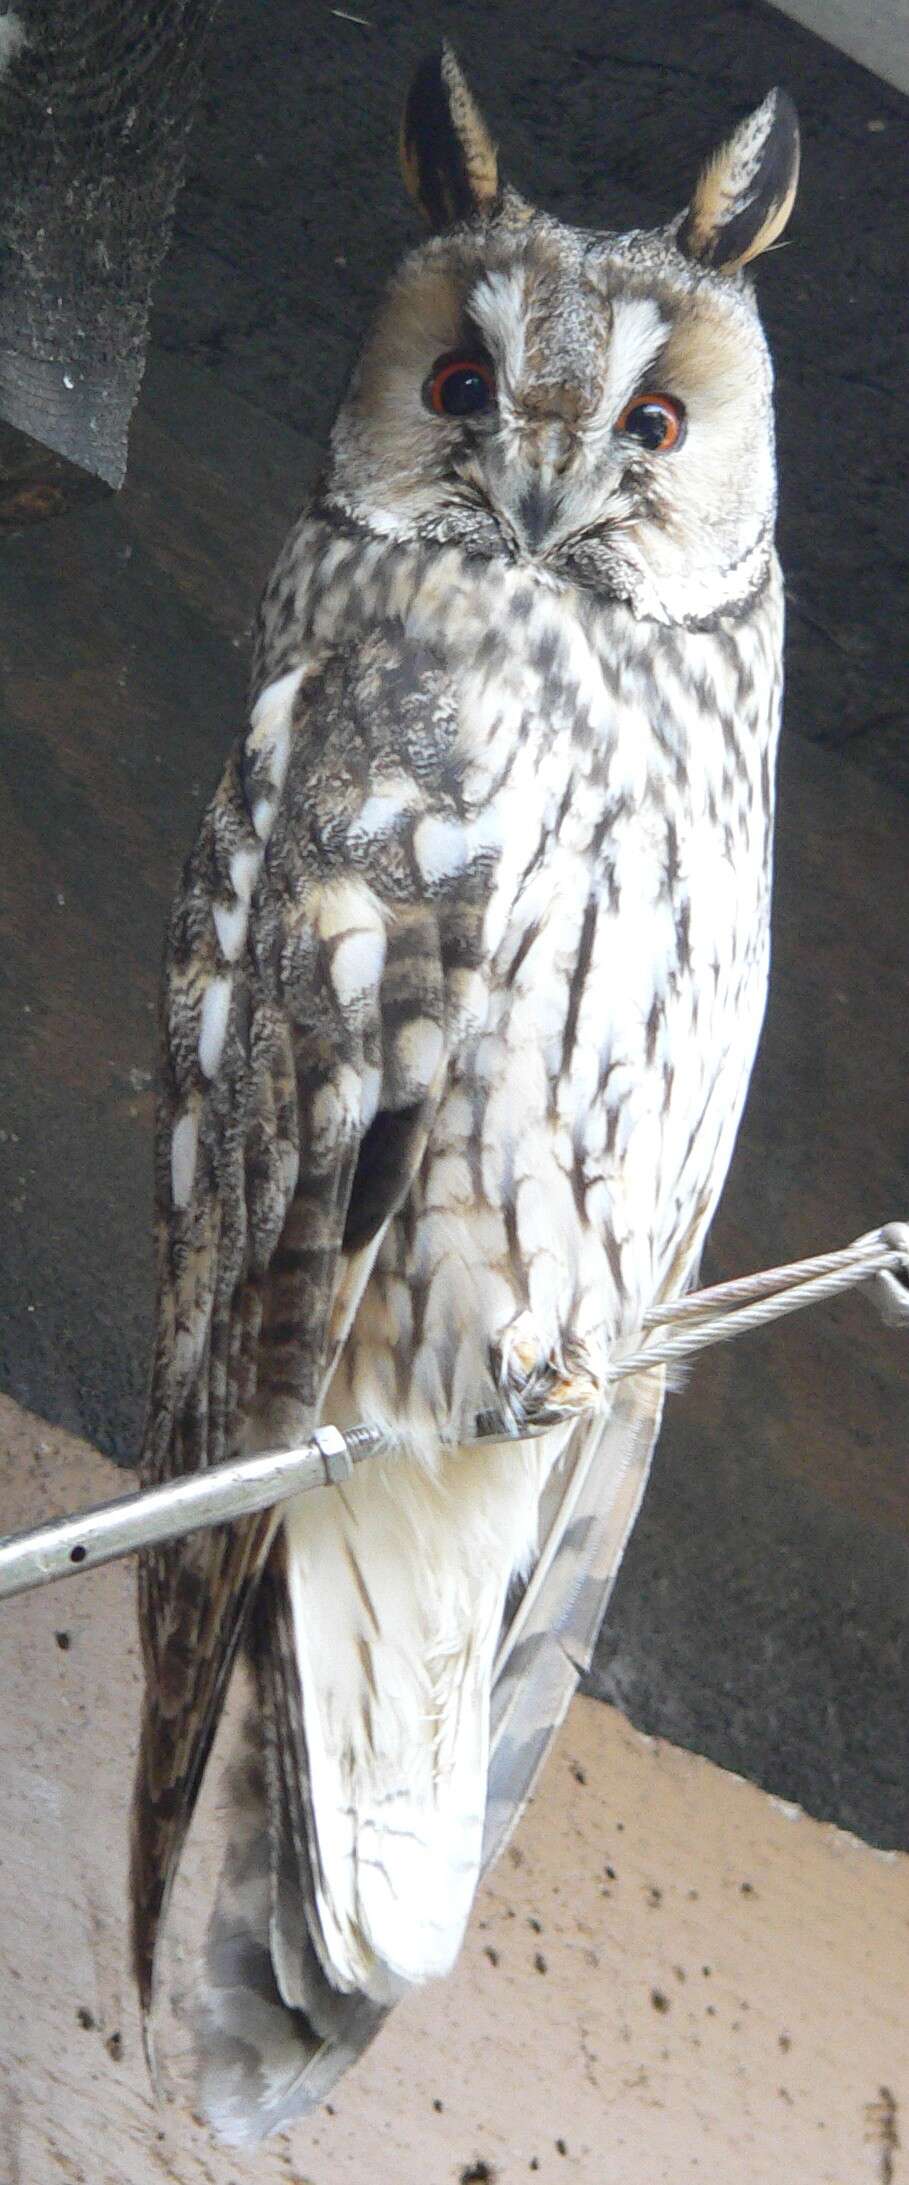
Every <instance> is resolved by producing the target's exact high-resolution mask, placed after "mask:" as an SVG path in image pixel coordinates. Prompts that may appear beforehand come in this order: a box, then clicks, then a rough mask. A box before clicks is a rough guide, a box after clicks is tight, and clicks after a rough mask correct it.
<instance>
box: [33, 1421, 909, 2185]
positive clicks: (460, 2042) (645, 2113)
mask: <svg viewBox="0 0 909 2185" xmlns="http://www.w3.org/2000/svg"><path fill="white" fill-rule="evenodd" d="M0 1449H2V1451H3V1452H4V1461H3V1474H4V1481H5V1492H4V1497H3V1524H4V1527H8V1528H9V1529H11V1530H12V1529H17V1528H19V1527H21V1526H24V1525H26V1524H28V1523H30V1522H32V1521H39V1520H40V1519H42V1518H43V1517H46V1516H50V1515H52V1514H54V1513H59V1512H61V1511H63V1510H65V1509H68V1508H74V1507H76V1506H78V1505H80V1504H83V1503H88V1502H90V1501H96V1500H100V1499H102V1498H103V1497H104V1496H107V1495H110V1494H112V1493H115V1492H117V1491H118V1486H122V1474H118V1473H117V1472H116V1470H115V1468H114V1467H113V1466H112V1465H110V1464H108V1463H107V1462H106V1461H105V1460H104V1459H103V1458H101V1457H99V1456H98V1455H97V1454H96V1453H95V1452H94V1451H93V1450H91V1449H90V1448H88V1447H86V1445H85V1444H84V1443H80V1442H76V1441H73V1440H70V1439H68V1438H66V1437H65V1436H63V1435H62V1434H60V1433H58V1432H56V1431H53V1430H51V1429H50V1428H48V1427H47V1426H46V1425H45V1424H44V1422H43V1421H41V1420H40V1419H37V1418H34V1417H32V1416H30V1415H29V1414H28V1413H26V1412H23V1411H20V1410H19V1409H18V1408H17V1407H16V1406H15V1405H13V1404H12V1403H10V1402H9V1401H8V1400H7V1399H0ZM132 1585H133V1581H132V1573H131V1571H130V1570H129V1569H128V1568H127V1567H124V1566H122V1565H120V1566H115V1567H112V1568H110V1569H108V1570H102V1571H99V1572H97V1573H95V1574H94V1575H92V1576H91V1577H89V1578H87V1579H75V1580H73V1582H72V1583H71V1584H69V1583H67V1584H64V1585H62V1586H57V1587H51V1588H48V1589H46V1590H44V1591H42V1592H40V1593H36V1594H32V1595H29V1596H27V1597H24V1598H23V1599H22V1600H19V1601H14V1602H11V1603H9V1604H8V1606H7V1607H6V1609H5V1610H3V1611H0V1735H2V1748H3V1756H4V1757H3V1769H2V1779H0V1968H2V1970H0V2174H2V2175H3V2177H4V2178H5V2179H6V2180H7V2181H8V2185H58V2181H59V2185H139V2181H140V2180H141V2181H142V2185H153V2181H154V2180H156V2179H162V2180H163V2179H167V2180H169V2181H170V2185H241V2181H242V2180H246V2179H247V2178H249V2179H255V2180H256V2181H258V2185H366V2181H372V2180H376V2181H378V2185H390V2181H392V2180H393V2181H394V2185H449V2181H452V2185H458V2181H460V2185H471V2181H474V2185H479V2181H481V2180H486V2181H489V2180H495V2181H497V2185H517V2180H519V2179H524V2178H527V2177H529V2176H530V2175H531V2174H533V2175H534V2176H535V2177H538V2178H539V2179H540V2180H541V2185H561V2181H563V2180H564V2181H566V2185H567V2180H569V2179H576V2180H578V2181H579V2185H580V2181H583V2185H632V2181H633V2185H678V2181H679V2180H682V2179H684V2178H688V2177H691V2178H692V2179H694V2178H701V2179H706V2180H710V2181H711V2185H739V2181H743V2185H780V2181H781V2180H789V2179H791V2180H793V2181H794V2180H796V2179H797V2180H798V2181H799V2185H864V2181H865V2180H867V2181H868V2185H888V2181H891V2180H894V2179H896V2178H897V2177H898V2174H899V2173H898V2171H897V2169H896V2167H895V2162H896V2151H897V2149H898V2147H899V2142H900V2133H901V2130H902V2129H903V2128H902V2126H901V2114H903V2115H904V2114H905V2110H906V2105H907V2104H909V2061H907V2055H909V2042H907V2005H906V1978H905V1966H906V1959H907V1943H909V1859H906V1858H903V1857H900V1856H898V1855H896V1854H892V1853H891V1854H884V1853H880V1852H873V1851H870V1850H869V1849H868V1848H867V1847H866V1846H865V1845H863V1844H861V1843H859V1842H858V1841H857V1840H856V1839H855V1838H853V1837H850V1836H846V1835H844V1834H842V1833H841V1832H839V1831H837V1830H835V1829H832V1828H824V1827H820V1826H818V1825H817V1824H816V1823H815V1822H813V1821H809V1820H808V1819H806V1818H805V1817H804V1816H803V1815H800V1814H799V1813H798V1811H797V1809H795V1808H787V1807H784V1806H782V1805H781V1804H780V1803H779V1801H775V1800H773V1799H770V1798H767V1797H766V1796H765V1795H764V1794H763V1793H761V1792H759V1791H757V1790H755V1789H754V1788H753V1787H752V1786H751V1785H750V1784H748V1783H745V1782H742V1781H740V1780H739V1778H737V1777H735V1776H731V1775H726V1774H724V1773H723V1772H722V1771H721V1770H720V1769H718V1768H715V1767H712V1766H711V1765H709V1764H708V1763H707V1762H706V1761H702V1760H699V1759H698V1758H696V1757H695V1756H693V1755H691V1754H689V1753H685V1752H680V1751H677V1750H676V1749H675V1748H673V1747H672V1746H670V1745H667V1744H663V1743H660V1742H658V1741H656V1740H652V1739H647V1738H643V1737H640V1736H638V1735H637V1734H636V1733H635V1732H634V1731H632V1730H631V1729H630V1728H629V1727H628V1725H627V1723H626V1722H625V1721H624V1719H623V1718H622V1716H621V1715H619V1714H618V1713H616V1712H615V1711H614V1710H613V1709H611V1708H608V1707H604V1706H601V1705H598V1704H596V1703H594V1702H592V1701H579V1702H578V1703H577V1704H576V1705H575V1707H574V1709H573V1710H572V1712H571V1714H570V1716H569V1719H568V1722H567V1724H566V1728H565V1731H564V1733H563V1736H562V1739H561V1743H560V1746H559V1748H558V1751H557V1753H556V1755H555V1757H554V1760H553V1762H552V1763H551V1765H550V1767H549V1770H548V1772H547V1775H546V1779H545V1781H544V1784H543V1788H542V1790H541V1793H540V1795H539V1797H538V1798H537V1800H536V1801H535V1803H534V1805H533V1807H532V1809H531V1811H530V1812H529V1813H528V1814H527V1815H526V1816H525V1819H524V1822H523V1824H522V1826H521V1829H520V1830H519V1832H518V1835H517V1838H516V1840H515V1842H514V1843H513V1844H512V1846H511V1849H510V1851H509V1853H508V1854H507V1855H506V1857H505V1859H504V1860H503V1862H502V1864H501V1865H500V1867H499V1868H498V1869H497V1870H496V1873H495V1874H494V1876H493V1878H492V1882H491V1884H490V1885H489V1886H487V1887H486V1889H485V1890H484V1891H483V1894H482V1896H481V1899H480V1900H479V1902H478V1905H477V1909H476V1913H475V1917H474V1921H473V1926H472V1929H471V1934H470V1938H469V1943H468V1946H467V1948H466V1950H465V1952H464V1955H463V1957H462V1960H461V1963H460V1966H459V1968H458V1972H457V1974H456V1976H455V1978H454V1979H453V1980H451V1981H450V1982H449V1983H448V1984H447V1985H446V1986H444V1987H442V1988H439V1989H436V1990H434V1991H432V1992H431V1993H430V1992H427V1994H426V1995H425V1996H424V1997H421V1998H418V1999H416V2000H415V2001H414V2002H412V2003H410V2004H409V2005H407V2006H406V2007H405V2008H404V2009H402V2010H400V2011H399V2012H398V2013H397V2014H396V2016H395V2017H394V2018H393V2019H392V2020H391V2022H390V2024H389V2027H388V2029H387V2031H386V2032H384V2033H383V2035H382V2036H381V2037H380V2039H379V2041H378V2042H377V2043H376V2046H375V2047H374V2049H373V2050H372V2051H371V2053H370V2054H369V2055H368V2056H367V2057H366V2058H365V2059H364V2061H363V2063H362V2064H361V2066H360V2067H359V2069H358V2070H357V2071H356V2072H355V2073H354V2074H353V2075H352V2077H351V2078H350V2079H349V2080H348V2081H346V2082H345V2084H344V2086H343V2087H342V2089H341V2090H340V2092H339V2095H338V2098H337V2101H336V2103H335V2105H334V2113H333V2114H329V2113H323V2114H321V2115H320V2116H318V2117H316V2118H315V2119H314V2120H313V2122H312V2124H311V2126H309V2127H305V2126H303V2127H301V2128H300V2129H299V2130H298V2131H297V2132H296V2134H295V2135H294V2138H293V2141H292V2143H291V2142H288V2141H277V2142H275V2143H273V2144H272V2145H270V2146H268V2147H267V2148H266V2149H264V2150H262V2151H261V2152H260V2153H259V2154H258V2155H256V2156H251V2157H249V2158H245V2157H243V2158H240V2157H237V2156H236V2155H234V2154H228V2153H225V2152H224V2151H222V2150H219V2149H216V2148H214V2147H213V2146H212V2143H211V2141H210V2140H209V2139H208V2138H207V2136H206V2135H205V2134H204V2133H203V2132H202V2131H201V2130H200V2129H199V2127H198V2126H197V2125H196V2124H195V2123H194V2122H193V2121H192V2120H191V2119H190V2118H188V2117H184V2116H173V2115H169V2116H163V2115H161V2114H159V2113H158V2112H156V2110H155V2108H154V2106H153V2103H152V2100H151V2096H150V2093H149V2088H148V2084H147V2080H146V2076H145V2068H144V2063H143V2059H142V2053H141V2044H140V2039H139V2031H138V2025H137V2020H136V2011H135V2005H134V2000H133V1995H132V1989H131V1983H130V1979H129V1973H128V1968H127V1963H126V1950H125V1932H124V1888H125V1850H126V1844H125V1831H126V1805H127V1798H128V1790H129V1781H130V1775H131V1767H132V1745H133V1737H134V1729H135V1719H136V1712H137V1705H138V1697H139V1669H138V1662H137V1658H136V1646H135V1640H134V1634H133V1611H132Z"/></svg>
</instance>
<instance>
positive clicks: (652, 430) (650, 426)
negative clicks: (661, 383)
mask: <svg viewBox="0 0 909 2185" xmlns="http://www.w3.org/2000/svg"><path fill="white" fill-rule="evenodd" d="M684 427H685V411H684V408H683V406H682V404H681V402H676V401H675V399H674V397H673V396H672V395H662V394H652V395H651V394H646V395H635V397H634V400H633V401H632V402H629V403H627V404H626V406H625V408H624V410H623V411H622V415H621V417H620V418H618V419H617V420H616V428H615V429H616V432H621V433H626V434H627V435H628V438H629V439H631V440H637V442H638V444H639V446H641V447H642V448H646V449H647V452H648V454H649V455H665V454H666V452H667V451H668V449H669V448H674V447H676V446H677V445H678V442H679V440H680V439H681V437H682V433H683V431H684Z"/></svg>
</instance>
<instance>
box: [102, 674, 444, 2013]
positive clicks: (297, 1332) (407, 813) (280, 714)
mask: <svg viewBox="0 0 909 2185" xmlns="http://www.w3.org/2000/svg"><path fill="white" fill-rule="evenodd" d="M403 674H404V671H403V669H402V665H401V663H400V661H399V660H398V659H397V656H396V654H395V650H394V644H393V641H392V640H391V639H388V638H386V637H383V636H382V634H381V633H379V634H378V635H377V637H376V638H374V639H371V640H370V643H369V645H368V647H364V649H363V651H362V653H361V654H360V655H359V656H358V658H357V660H356V661H354V662H352V663H346V664H345V663H342V662H340V661H338V660H331V661H329V662H328V663H323V664H317V665H316V666H314V667H313V668H312V669H310V670H307V671H306V672H304V671H301V670H297V671H295V672H294V673H293V674H291V675H288V676H285V677H283V678H282V679H281V682H280V683H279V684H277V685H274V686H272V687H271V689H269V690H267V691H266V692H265V694H264V696H263V698H262V699H260V701H259V704H258V706H257V708H256V711H255V713H254V715H253V722H252V726H251V729H250V732H249V734H248V736H247V737H246V739H245V741H244V743H243V744H242V745H241V746H240V748H239V750H238V751H237V753H236V754H235V755H234V757H233V759H232V760H231V763H230V764H229V766H228V768H227V771H226V773H225V775H224V778H223V780H222V782H221V785H220V787H219V789H218V792H217V794H216V796H215V799H214V801H213V804H212V806H211V807H210V809H209V812H208V814H207V815H206V818H205V820H204V822H203V825H202V828H201V830H200V833H199V836H198V838H197V841H196V844H195V847H194V849H193V852H192V854H191V856H190V859H189V861H188V864H187V866H186V869H185V871H184V875H183V879H182V883H181V887H180V889H179V891H178V895H177V899H176V903H175V906H174V911H173V915H172V918H171V923H170V929H169V934H168V941H167V948H166V957H165V971H164V991H163V1009H162V1052H161V1076H160V1092H159V1102H158V1117H157V1136H156V1193H155V1196H156V1239H157V1323H156V1341H155V1353H154V1364H153V1372H152V1383H151V1394H150V1402H149V1409H148V1421H147V1429H146V1436H145V1444H144V1456H143V1476H144V1478H145V1480H146V1481H156V1480H160V1479H163V1478H167V1477H170V1476H173V1475H176V1474H180V1473H186V1472H193V1471H197V1470H200V1469H202V1468H203V1467H205V1466H208V1465H210V1464H217V1463H219V1462H221V1461H222V1460H223V1459H225V1458H229V1457H230V1456H231V1455H233V1454H234V1453H235V1452H236V1450H237V1448H238V1446H239V1443H240V1439H241V1436H242V1437H243V1440H244V1443H245V1444H246V1445H248V1443H249V1440H250V1438H251V1437H252V1438H253V1439H254V1441H255V1442H256V1443H257V1444H258V1445H259V1446H263V1447H264V1446H275V1445H278V1444H283V1445H285V1446H288V1445H292V1444H293V1443H294V1442H295V1441H298V1440H301V1439H303V1438H305V1436H306V1434H307V1433H308V1432H310V1431H311V1429H312V1426H313V1424H314V1423H315V1420H316V1417H317V1414H318V1405H319V1400H320V1396H321V1393H322V1390H323V1388H324V1386H325V1383H326V1379H327V1377H328V1374H329V1372H330V1369H331V1364H332V1362H333V1359H334V1357H335V1356H336V1355H337V1349H338V1346H339V1344H340V1343H341V1342H342V1341H343V1338H344V1334H345V1332H346V1329H347V1326H348V1325H349V1322H350V1318H351V1316H352V1313H353V1311H354V1310H355V1307H356V1302H357V1298H358V1295H359V1293H360V1290H361V1289H362V1285H363V1283H364V1282H365V1280H366V1277H367V1275H368V1272H369V1268H370V1266H371V1263H372V1259H373V1257H374V1254H375V1251H376V1249H377V1248H378V1244H379V1242H380V1240H381V1235H382V1232H383V1229H384V1227H385V1225H386V1223H387V1221H388V1219H389V1217H390V1215H391V1213H392V1212H393V1211H394V1209H395V1207H396V1206H397V1205H398V1204H399V1203H400V1201H401V1199H402V1198H403V1196H404V1195H405V1193H406V1191H407V1188H408V1184H409V1182H410V1179H411V1178H412V1176H413V1174H414V1173H415V1170H416V1167H417V1165H418V1163H419V1160H420V1158H421V1155H422V1151H423V1148H424V1146H425V1142H426V1135H427V1131H428V1127H429V1123H430V1120H431V1116H432V1113H433V1112H434V1107H435V1104H436V1101H437V1098H438V1092H439V1088H440V1085H441V1083H442V1081H443V1077H444V1074H445V1069H446V1064H447V1052H448V1044H449V1042H450V1039H451V1035H452V1026H453V1024H455V1023H456V1021H457V1008H458V982H459V981H461V982H462V981H463V980H464V978H465V977H467V978H470V977H471V976H473V974H474V973H475V970H476V967H477V964H478V961H479V948H480V940H479V935H480V927H481V908H482V899H483V897H484V895H485V892H486V891H485V886H484V883H483V876H482V875H480V876H479V879H478V881H477V884H476V886H474V887H473V888H471V885H470V882H469V880H468V883H467V885H466V891H465V888H464V887H463V886H462V889H461V894H460V897H459V900H458V903H457V904H456V905H451V906H447V905H446V902H445V900H444V899H443V897H442V896H441V895H440V894H439V893H438V891H437V892H436V899H435V900H432V899H429V900H424V899H423V898H424V896H429V897H430V898H431V890H427V889H426V888H425V886H424V885H423V882H422V879H421V874H420V870H419V866H418V863H417V861H416V859H415V857H414V855H413V848H412V835H413V831H414V829H415V827H416V825H417V824H418V821H419V817H420V814H421V812H425V809H426V794H425V790H424V789H422V788H421V787H420V786H419V781H418V778H417V776H416V774H414V775H412V776H408V770H407V762H408V748H409V739H414V740H415V741H416V743H417V745H418V748H419V756H420V771H421V773H422V779H423V781H424V783H425V780H426V778H427V768H426V759H427V748H429V749H430V753H431V740H432V737H433V736H436V737H437V738H438V739H439V750H438V754H437V765H436V767H435V769H434V770H433V776H432V778H433V788H434V793H437V794H438V795H439V796H440V797H441V798H442V799H443V804H442V809H443V811H444V810H445V801H444V800H445V796H446V792H445V779H446V764H447V750H446V738H447V736H448V733H449V730H448V729H447V728H446V725H445V723H446V718H448V719H449V720H450V716H446V712H445V708H444V706H440V692H439V689H438V679H437V675H436V673H435V671H434V670H433V668H432V667H431V666H430V667H426V666H422V667H421V664H420V662H419V661H416V662H411V663H409V680H408V683H407V690H406V699H407V704H406V707H405V708H404V711H405V714H406V722H405V726H404V727H403V728H402V725H401V701H402V690H403ZM395 691H396V692H397V699H398V711H397V714H395V711H394V707H393V703H392V700H393V696H394V693H395ZM392 765H393V767H394V774H395V780H396V783H397V788H398V794H399V803H400V824H399V826H398V827H397V829H396V830H394V831H393V833H392V835H391V837H389V834H388V831H387V829H386V832H385V835H384V837H383V839H382V841H381V842H378V841H377V840H376V839H375V838H374V835H373V834H372V833H371V832H370V830H369V829H368V828H364V827H363V826H362V825H361V822H360V815H361V814H362V811H363V808H364V803H365V801H366V799H367V798H368V795H369V793H370V791H371V790H372V792H373V794H375V792H376V788H377V785H378V786H381V783H382V780H383V779H384V776H385V771H386V770H387V769H390V768H391V767H392ZM452 935H453V936H454V938H452ZM273 1531H274V1520H273V1518H272V1517H271V1515H270V1514H269V1513H265V1514H264V1515H263V1516H259V1517H255V1518H251V1519H248V1520H244V1521H242V1522H239V1523H237V1524H234V1525H229V1526H221V1527H218V1528H216V1529H213V1530H211V1531H209V1532H206V1533H204V1534H198V1535H195V1536H193V1537H192V1538H190V1539H189V1540H186V1541H180V1542H175V1543H171V1544H170V1545H169V1546H167V1547H165V1548H163V1549H161V1550H157V1551H154V1552H152V1553H149V1554H148V1555H146V1556H145V1557H144V1558H143V1559H142V1562H141V1567H140V1583H139V1613H140V1626H141V1633H142V1642H143V1651H144V1657H145V1666H146V1677H147V1692H146V1703H145V1711H144V1719H143V1726H142V1736H141V1747H140V1757H139V1767H138V1776H137V1788H136V1801H135V1811H134V1829H133V1874H132V1883H133V1905H134V1946H135V1958H136V1967H137V1974H138V1979H139V1984H140V1989H141V1992H142V1995H143V1999H144V2001H145V2002H146V2004H147V2003H148V2000H149V1997H150V1992H151V1982H152V1970H153V1961H154V1949H155V1938H156V1933H157V1929H158V1923H159V1921H160V1918H161V1914H162V1911H163V1908H164V1907H165V1905H166V1901H167V1895H168V1890H169V1886H170V1881H171V1878H172V1875H173V1871H174V1866H175V1862H176V1860H177V1858H178V1857H179V1853H180V1847H181V1844H182V1841H183V1838H184V1836H185V1832H186V1828H187V1826H188V1823H189V1819H190V1817H191V1814H192V1809H193V1804H194V1801H195V1797H196V1794H197V1791H198V1787H199V1783H200V1780H201V1775H202V1771H203V1768H204V1766H205V1761H206V1757H207V1754H208V1751H209V1748H210V1745H211V1740H212V1737H213V1734H214V1730H215V1727H216V1724H217V1719H218V1712H219V1708H220V1704H221V1701H222V1699H223V1695H224V1691H225V1689H226V1683H227V1679H228V1677H229V1674H230V1668H231V1664H232V1661H233V1659H234V1657H235V1654H236V1649H237V1645H238V1643H239V1640H240V1638H241V1635H242V1632H243V1627H244V1621H245V1617H246V1615H247V1612H248V1608H249V1605H250V1603H251V1600H252V1598H253V1596H254V1593H255V1590H256V1586H257V1582H258V1579H259V1577H260V1575H261V1572H262V1569H263V1566H264V1563H265V1560H266V1557H267V1554H268V1549H269V1545H270V1542H271V1539H272V1536H273Z"/></svg>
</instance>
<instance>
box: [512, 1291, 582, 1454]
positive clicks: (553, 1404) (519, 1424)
mask: <svg viewBox="0 0 909 2185" xmlns="http://www.w3.org/2000/svg"><path fill="white" fill-rule="evenodd" d="M493 1366H494V1369H495V1375H496V1381H497V1383H498V1389H499V1396H500V1399H501V1403H502V1407H503V1410H504V1412H505V1414H506V1417H507V1418H508V1419H509V1420H510V1421H513V1422H514V1427H515V1431H516V1432H517V1433H521V1432H522V1431H524V1430H526V1429H527V1428H528V1427H531V1428H537V1427H541V1426H555V1425H557V1424H558V1422H559V1421H560V1420H562V1419H572V1418H576V1417H578V1416H580V1414H581V1413H582V1412H585V1411H596V1410H598V1409H600V1408H601V1407H602V1404H603V1401H604V1396H605V1382H604V1378H603V1374H602V1371H598V1370H597V1366H596V1364H595V1361H594V1358H593V1354H592V1352H591V1349H590V1346H589V1344H587V1343H585V1342H584V1341H583V1340H582V1339H581V1338H580V1337H574V1336H569V1337H568V1338H567V1339H566V1341H565V1342H564V1343H562V1344H560V1346H559V1349H558V1351H557V1352H556V1351H548V1352H547V1351H545V1350H544V1349H543V1346H542V1344H541V1342H540V1338H539V1334H538V1332H537V1329H536V1325H535V1322H534V1320H533V1318H532V1315H531V1314H530V1313H520V1314H519V1316H518V1318H517V1319H516V1320H513V1321H512V1323H511V1326H510V1327H509V1328H506V1329H505V1332H504V1335H503V1336H502V1339H501V1342H500V1343H498V1344H497V1345H496V1346H495V1348H494V1351H493Z"/></svg>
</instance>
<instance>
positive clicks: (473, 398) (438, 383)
mask: <svg viewBox="0 0 909 2185" xmlns="http://www.w3.org/2000/svg"><path fill="white" fill-rule="evenodd" d="M425 394H426V399H427V401H428V403H429V406H430V409H433V410H435V412H436V415H437V417H476V416H477V415H478V414H479V412H480V411H481V410H488V409H490V408H491V406H492V403H493V401H494V400H495V379H494V376H493V370H492V366H491V364H487V363H486V361H485V358H480V357H448V358H442V359H441V361H440V362H439V363H438V364H436V365H435V366H434V368H433V370H432V373H431V374H430V377H429V380H428V381H427V384H426V389H425Z"/></svg>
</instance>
